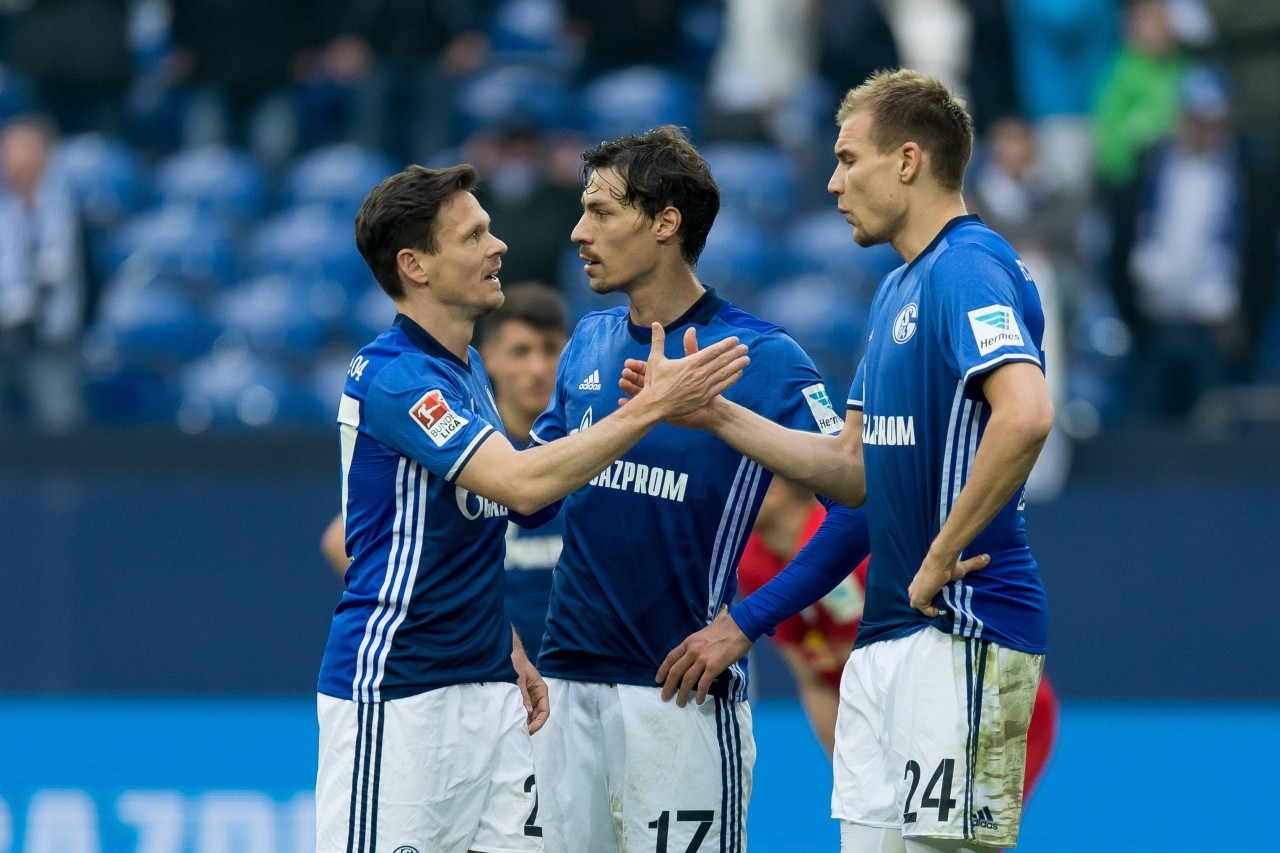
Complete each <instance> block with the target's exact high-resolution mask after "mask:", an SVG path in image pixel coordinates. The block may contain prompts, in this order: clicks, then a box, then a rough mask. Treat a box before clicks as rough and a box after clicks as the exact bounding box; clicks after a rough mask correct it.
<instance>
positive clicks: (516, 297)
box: [480, 281, 566, 343]
mask: <svg viewBox="0 0 1280 853" xmlns="http://www.w3.org/2000/svg"><path fill="white" fill-rule="evenodd" d="M503 290H504V294H505V296H506V300H505V301H503V303H502V307H501V308H499V309H498V310H496V311H494V312H492V313H490V314H486V315H485V317H484V318H483V319H482V320H481V321H480V338H481V341H482V342H483V343H489V342H491V341H492V340H493V339H494V337H495V336H496V335H497V334H498V330H499V329H501V328H502V327H503V326H504V325H506V324H507V323H524V324H525V325H526V326H530V327H532V328H534V329H536V330H537V331H539V332H559V333H560V334H562V335H563V334H564V333H565V313H566V312H565V307H564V299H562V298H561V296H560V294H559V293H557V292H556V291H555V290H552V289H551V288H550V287H547V286H546V285H545V284H541V283H539V282H536V281H535V282H526V283H524V284H514V285H512V286H511V287H509V288H504V289H503Z"/></svg>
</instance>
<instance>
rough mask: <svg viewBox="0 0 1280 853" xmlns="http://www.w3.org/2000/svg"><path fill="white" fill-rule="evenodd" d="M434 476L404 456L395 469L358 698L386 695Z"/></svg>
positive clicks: (359, 660)
mask: <svg viewBox="0 0 1280 853" xmlns="http://www.w3.org/2000/svg"><path fill="white" fill-rule="evenodd" d="M429 476H430V475H429V474H428V473H427V472H426V471H424V470H423V469H422V466H421V465H419V464H418V463H417V462H414V461H412V460H410V459H407V458H404V457H401V459H400V464H399V467H398V468H397V470H396V514H395V521H394V523H393V526H392V539H391V550H390V552H389V553H388V555H387V568H386V574H385V577H384V578H383V582H382V589H381V590H379V592H378V606H377V607H376V608H374V611H373V614H372V615H371V616H370V617H369V621H368V622H367V623H365V630H364V639H363V640H362V641H361V643H360V650H359V652H358V654H357V657H356V674H355V680H354V681H353V682H352V686H351V698H352V699H353V700H355V701H357V702H378V701H380V700H381V698H382V697H381V685H382V679H383V676H384V675H385V673H386V667H387V655H388V654H389V653H390V652H391V645H392V642H393V641H394V640H395V633H396V629H397V628H399V627H400V624H401V623H402V622H404V619H405V616H406V614H407V613H408V611H409V599H410V597H411V596H412V594H413V588H414V582H415V580H416V579H417V576H418V566H419V561H420V559H421V557H422V543H423V540H424V539H425V537H424V535H423V531H424V528H425V526H426V520H427V511H426V502H427V480H428V478H429Z"/></svg>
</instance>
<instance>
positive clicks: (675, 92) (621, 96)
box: [582, 65, 699, 142]
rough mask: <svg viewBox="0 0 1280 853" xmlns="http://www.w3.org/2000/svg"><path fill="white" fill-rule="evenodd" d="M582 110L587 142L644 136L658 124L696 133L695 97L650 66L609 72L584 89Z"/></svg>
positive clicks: (675, 78)
mask: <svg viewBox="0 0 1280 853" xmlns="http://www.w3.org/2000/svg"><path fill="white" fill-rule="evenodd" d="M582 108H583V112H584V115H585V119H586V132H587V135H588V136H589V137H590V139H591V140H592V141H593V142H594V141H599V140H602V139H615V138H617V137H619V136H624V135H626V134H629V133H643V132H644V131H646V130H649V129H650V128H652V127H656V126H658V125H660V124H675V125H680V126H682V127H687V128H689V131H690V134H691V135H693V136H695V137H696V135H697V130H698V113H699V105H698V94H697V91H696V90H695V89H694V88H693V86H691V85H690V84H689V83H688V81H686V80H685V79H684V78H683V77H681V76H680V75H678V74H675V73H673V72H671V71H667V70H665V69H663V68H658V67H655V66H651V65H635V66H632V67H630V68H622V69H619V70H617V71H610V72H608V73H606V74H602V75H600V76H599V77H597V78H596V79H595V80H592V81H591V82H590V83H588V84H587V86H586V87H585V88H584V89H583V92H582Z"/></svg>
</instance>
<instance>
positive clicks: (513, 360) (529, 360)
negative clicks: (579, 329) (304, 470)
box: [320, 283, 567, 661]
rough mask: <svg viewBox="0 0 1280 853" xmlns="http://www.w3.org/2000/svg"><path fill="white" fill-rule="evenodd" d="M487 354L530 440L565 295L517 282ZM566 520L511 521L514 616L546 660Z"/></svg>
mask: <svg viewBox="0 0 1280 853" xmlns="http://www.w3.org/2000/svg"><path fill="white" fill-rule="evenodd" d="M479 331H480V335H481V342H480V347H479V350H480V356H481V358H483V359H484V364H485V368H486V370H487V371H488V373H489V378H490V379H491V380H492V382H493V393H494V399H495V401H496V402H497V404H498V415H499V416H500V417H501V418H502V426H503V431H504V432H505V433H506V435H507V438H509V439H511V442H512V443H513V444H515V445H517V446H519V447H525V446H527V445H528V444H529V429H530V428H531V427H532V426H533V422H534V421H535V420H536V419H537V417H538V415H540V414H542V413H543V411H545V410H546V408H547V403H548V402H549V401H550V400H551V391H552V389H553V388H554V387H555V381H556V363H557V362H558V360H559V358H560V351H561V350H562V349H564V345H565V341H566V340H567V337H566V335H565V309H564V300H563V299H561V297H560V294H559V293H557V292H556V291H554V290H552V289H551V288H549V287H547V286H546V285H545V284H538V283H529V284H517V285H516V286H515V287H512V288H511V289H510V290H508V291H506V301H504V302H503V303H502V307H501V308H499V309H498V310H497V311H494V312H493V313H492V314H489V315H487V316H486V317H485V318H484V319H483V320H481V322H480V327H479ZM345 539H346V537H345V534H344V532H343V528H342V514H341V513H339V514H338V515H337V516H335V517H334V519H333V521H331V522H330V523H329V526H328V527H326V528H325V531H324V535H323V536H322V537H321V540H320V550H321V552H322V553H323V554H324V556H325V557H326V558H327V559H328V561H329V562H330V563H331V564H332V565H333V567H334V568H335V569H336V570H337V572H338V575H339V576H344V575H345V574H346V572H347V567H348V566H350V564H351V560H350V558H349V557H348V556H347V545H346V541H345ZM563 541H564V518H563V517H562V516H561V515H560V513H556V514H555V515H553V516H552V517H551V518H550V519H549V520H548V521H547V522H546V523H544V524H541V525H539V526H537V527H522V526H521V525H520V524H518V523H516V522H514V521H511V522H508V523H507V541H506V557H505V558H504V562H503V565H504V566H505V568H506V582H507V583H506V586H507V598H506V608H507V618H508V619H510V620H511V624H512V626H514V627H515V629H516V634H517V635H518V636H519V637H520V640H521V642H522V644H523V646H524V650H525V654H526V655H527V656H528V658H529V660H531V661H536V660H537V659H538V650H539V649H540V648H541V647H542V632H543V630H545V628H546V624H547V601H548V600H549V599H550V597H551V570H552V569H554V568H555V566H556V561H557V560H559V559H560V550H561V548H562V547H563Z"/></svg>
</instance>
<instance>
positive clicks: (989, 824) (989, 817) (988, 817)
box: [970, 806, 1000, 829]
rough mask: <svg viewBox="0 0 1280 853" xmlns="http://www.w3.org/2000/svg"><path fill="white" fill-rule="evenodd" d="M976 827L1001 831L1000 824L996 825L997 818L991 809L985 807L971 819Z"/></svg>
mask: <svg viewBox="0 0 1280 853" xmlns="http://www.w3.org/2000/svg"><path fill="white" fill-rule="evenodd" d="M970 819H971V820H972V821H973V825H974V826H980V827H982V828H983V829H999V828H1000V824H998V823H996V816H995V815H993V814H992V813H991V809H990V808H988V807H987V806H983V807H982V808H980V809H978V810H977V811H976V812H974V813H973V815H972V817H971V818H970Z"/></svg>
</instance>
